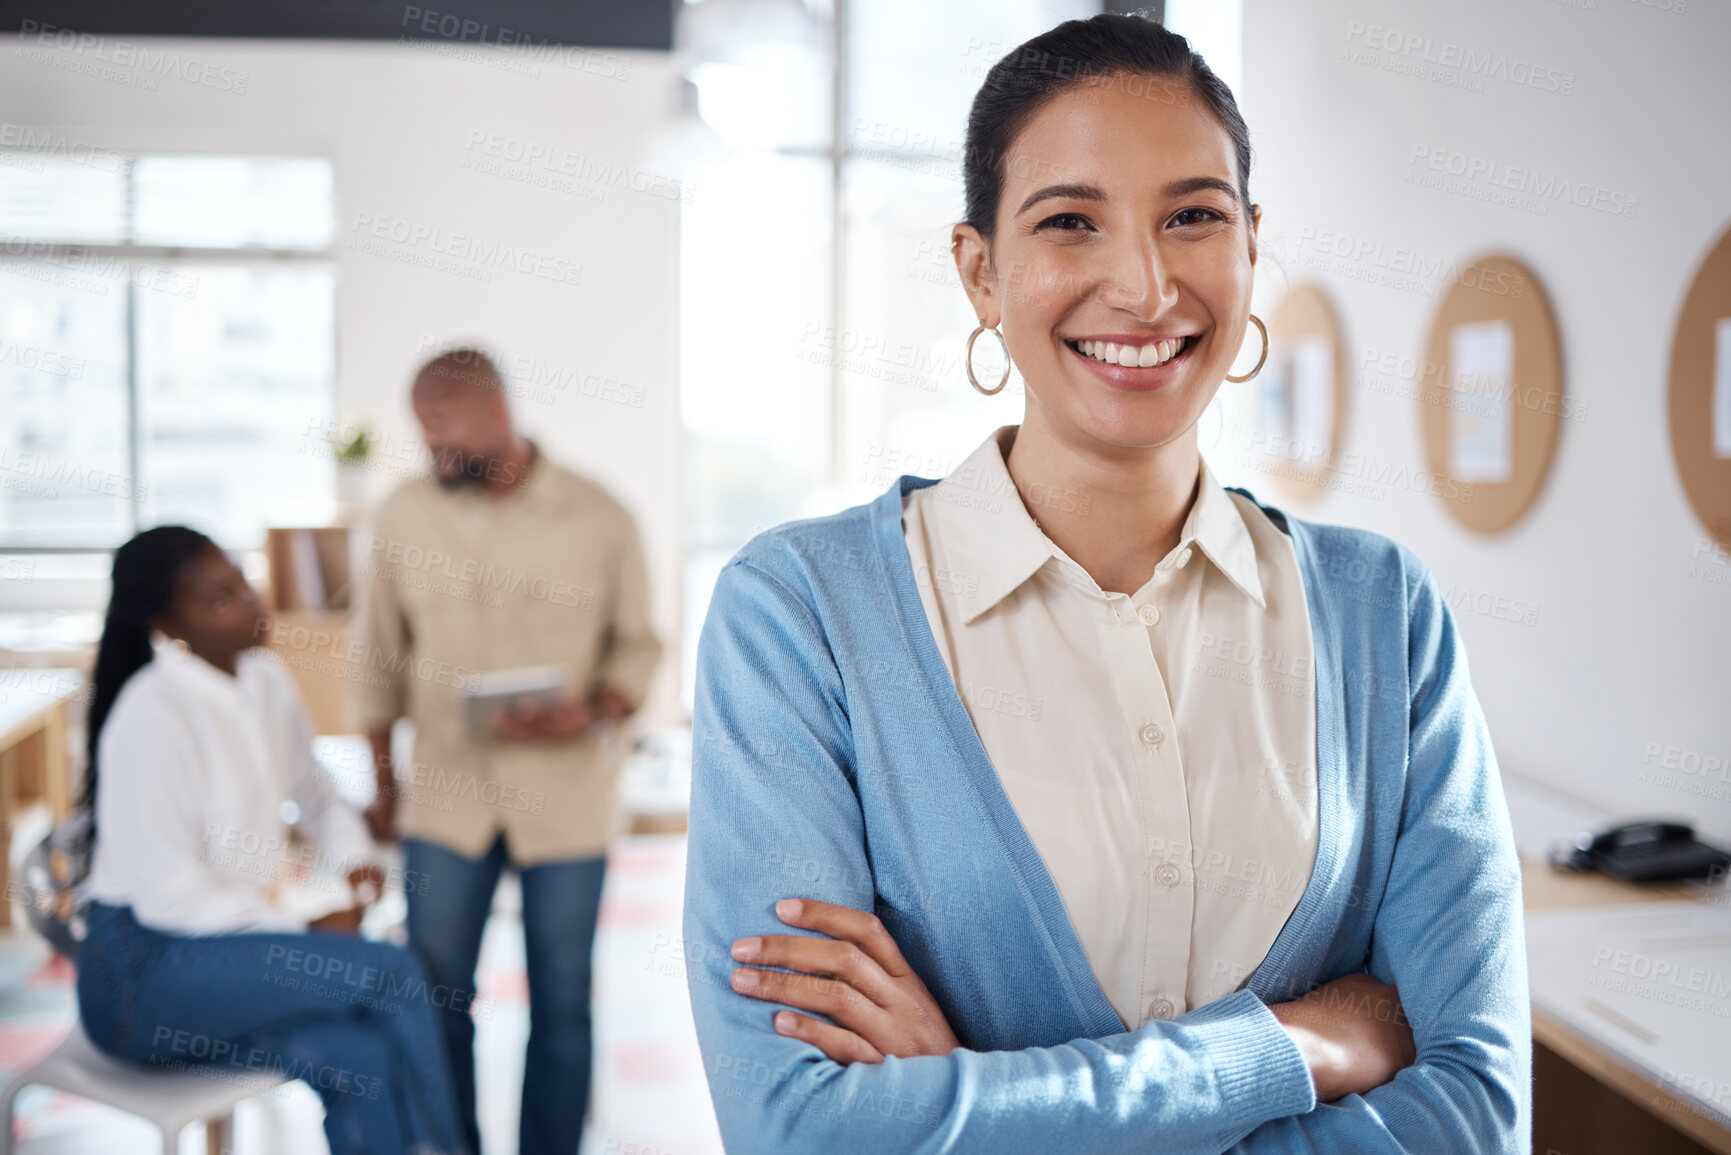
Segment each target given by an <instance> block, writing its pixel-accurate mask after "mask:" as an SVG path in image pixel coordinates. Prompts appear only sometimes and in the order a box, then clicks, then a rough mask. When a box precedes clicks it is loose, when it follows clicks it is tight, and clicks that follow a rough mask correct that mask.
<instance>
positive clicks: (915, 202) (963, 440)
mask: <svg viewBox="0 0 1731 1155" xmlns="http://www.w3.org/2000/svg"><path fill="white" fill-rule="evenodd" d="M846 177H847V179H846V186H845V187H846V196H845V197H844V199H843V204H842V220H843V222H844V230H845V231H844V233H843V235H844V236H845V237H846V269H847V287H846V291H845V294H844V296H843V300H844V302H845V304H846V310H847V318H848V321H847V327H848V329H849V330H850V331H851V332H854V333H856V334H857V335H858V340H857V345H858V347H859V350H860V352H859V353H858V355H857V356H855V357H854V358H851V359H850V360H849V362H848V363H847V372H846V374H845V376H844V379H843V382H844V395H843V396H844V404H843V413H844V415H845V419H844V422H843V428H844V438H843V442H844V443H843V446H842V450H841V451H842V453H843V454H844V455H845V456H844V458H843V460H842V461H841V463H840V464H841V466H842V471H843V473H844V475H845V476H846V477H847V478H848V480H849V481H850V482H852V483H853V485H854V489H855V492H854V495H853V496H854V497H855V499H856V500H861V501H863V500H867V499H869V498H870V497H874V496H876V495H877V494H878V493H880V492H882V491H883V489H884V488H885V487H886V486H887V485H889V483H890V482H891V481H893V480H894V479H895V478H896V477H897V476H898V475H900V474H903V473H913V474H918V475H921V476H926V477H941V476H943V475H944V474H945V473H948V472H949V471H950V470H951V469H953V468H954V467H955V466H956V465H958V464H960V462H961V459H962V458H963V457H965V456H966V455H967V453H968V452H969V451H970V450H972V449H973V448H974V447H975V446H976V445H978V444H979V442H980V441H981V440H982V439H983V438H984V437H985V436H986V434H987V433H989V432H991V431H992V430H993V429H995V428H997V427H998V426H999V425H1007V424H1014V423H1016V422H1018V421H1020V420H1021V417H1022V389H1021V379H1020V378H1019V377H1012V378H1011V380H1010V384H1009V385H1008V386H1006V388H1005V389H1004V391H1003V392H1002V393H1000V394H998V395H997V396H995V397H990V398H988V397H985V396H982V395H981V394H979V393H976V392H975V391H974V390H973V388H972V387H971V386H969V385H968V381H967V377H966V374H965V372H964V369H963V358H964V356H965V354H966V349H967V340H968V334H969V333H970V332H971V331H972V330H973V328H974V326H975V325H976V324H977V323H978V322H977V319H976V318H975V316H974V312H973V308H972V307H971V306H970V305H969V303H968V299H967V296H966V294H964V293H963V292H962V285H961V280H960V278H959V277H958V276H957V274H956V267H955V262H954V260H953V258H952V257H951V256H950V236H949V234H950V229H951V227H952V226H953V225H954V223H955V221H956V219H957V218H958V217H959V216H960V215H961V211H962V205H961V202H962V193H961V185H960V184H959V183H958V182H957V181H956V179H955V178H954V175H953V174H951V173H948V172H946V171H943V170H941V169H940V170H935V171H934V170H928V169H926V168H924V167H922V166H919V165H913V164H907V163H886V162H878V161H868V160H850V161H849V162H848V163H847V168H846ZM974 362H975V365H976V367H977V369H978V371H979V374H980V377H981V380H982V381H983V382H984V383H986V384H987V385H990V384H992V383H993V382H994V381H996V379H997V372H998V369H999V368H1000V367H1001V366H1002V364H1003V361H1002V359H1001V357H1000V354H999V349H998V345H997V341H996V339H995V338H993V337H991V336H990V335H985V336H982V337H981V338H980V341H979V342H978V344H977V346H976V348H975V353H974Z"/></svg>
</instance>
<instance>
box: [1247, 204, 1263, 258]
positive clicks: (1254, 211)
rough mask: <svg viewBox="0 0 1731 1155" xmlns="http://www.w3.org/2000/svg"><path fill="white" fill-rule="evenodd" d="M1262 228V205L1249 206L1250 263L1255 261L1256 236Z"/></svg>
mask: <svg viewBox="0 0 1731 1155" xmlns="http://www.w3.org/2000/svg"><path fill="white" fill-rule="evenodd" d="M1261 229H1262V206H1261V205H1251V206H1250V263H1251V264H1253V265H1254V264H1255V263H1256V237H1257V234H1258V233H1259V232H1260V231H1261Z"/></svg>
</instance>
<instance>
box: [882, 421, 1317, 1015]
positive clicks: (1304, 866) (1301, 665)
mask: <svg viewBox="0 0 1731 1155" xmlns="http://www.w3.org/2000/svg"><path fill="white" fill-rule="evenodd" d="M1016 428H1017V427H1015V426H1005V427H1003V428H1002V429H999V430H998V431H997V432H996V433H994V434H993V435H992V436H991V437H989V438H987V439H986V441H985V442H984V443H982V444H981V445H980V447H979V448H978V449H976V450H975V451H974V452H973V454H971V455H970V456H969V457H968V459H967V460H966V461H964V462H963V463H962V465H961V466H960V468H958V469H957V470H955V472H953V473H951V474H950V475H949V476H948V477H946V478H945V479H943V480H942V481H940V482H938V483H937V484H936V485H932V486H928V487H925V488H923V489H919V490H916V491H914V492H912V493H910V494H908V495H907V497H906V498H905V499H904V501H903V510H902V529H903V536H904V538H905V540H906V542H907V547H908V554H909V558H910V560H911V561H912V563H913V568H914V575H915V579H916V581H917V583H918V585H919V589H920V600H921V603H922V604H923V606H924V607H925V612H926V619H927V621H928V623H929V624H930V626H931V630H932V635H933V637H934V638H935V639H936V641H937V644H938V650H939V652H940V653H941V654H942V655H943V659H944V663H945V665H946V666H947V667H948V669H949V671H950V675H951V677H952V678H953V680H954V681H955V685H956V689H957V692H958V693H959V694H960V695H961V698H962V701H963V702H964V703H965V704H966V706H967V710H968V715H969V717H971V718H972V719H973V723H974V728H975V730H976V731H977V732H978V733H979V736H980V741H981V743H982V745H983V746H984V747H985V750H986V754H987V755H988V756H989V757H990V759H991V761H992V764H993V766H995V767H996V769H997V772H998V777H999V779H1000V780H1001V781H1002V782H1003V785H1004V790H1005V792H1006V793H1007V794H1008V795H1009V799H1010V803H1011V805H1012V806H1013V807H1014V808H1015V811H1016V814H1017V816H1018V817H1019V818H1020V820H1021V822H1022V825H1023V826H1024V827H1025V828H1026V829H1027V831H1028V834H1029V837H1030V838H1031V839H1032V841H1033V843H1034V847H1035V849H1036V850H1038V851H1039V853H1040V857H1041V858H1042V859H1043V860H1044V862H1045V864H1046V868H1047V870H1048V871H1049V872H1050V874H1051V876H1052V879H1053V881H1054V882H1055V883H1056V884H1057V888H1058V893H1059V894H1060V895H1061V896H1062V898H1063V900H1064V907H1065V910H1066V912H1067V913H1068V914H1069V917H1070V921H1071V923H1072V925H1073V926H1074V927H1075V929H1076V933H1077V936H1078V937H1079V938H1080V940H1081V943H1082V948H1083V950H1084V952H1085V953H1086V954H1087V957H1088V962H1089V964H1090V966H1091V967H1092V968H1093V971H1094V975H1095V977H1096V978H1097V979H1098V980H1099V982H1100V985H1101V988H1102V989H1103V990H1104V992H1105V994H1106V998H1107V1000H1108V1001H1109V1002H1110V1003H1111V1004H1112V1006H1113V1007H1114V1008H1115V1009H1116V1010H1117V1012H1118V1014H1119V1016H1120V1017H1121V1018H1122V1019H1123V1020H1124V1022H1125V1025H1126V1026H1127V1027H1131V1028H1134V1027H1138V1026H1140V1025H1141V1024H1143V1023H1145V1022H1147V1021H1148V1020H1149V1019H1170V1018H1174V1017H1176V1016H1178V1015H1181V1014H1183V1013H1185V1012H1186V1011H1188V1010H1191V1009H1194V1008H1195V1007H1199V1006H1202V1005H1203V1004H1205V1003H1209V1002H1212V1001H1214V1000H1215V999H1218V998H1220V997H1222V996H1224V995H1227V994H1230V993H1231V992H1233V991H1235V990H1238V989H1239V988H1240V987H1242V986H1243V985H1244V983H1245V980H1246V979H1248V978H1249V976H1250V974H1251V972H1252V971H1254V970H1255V969H1256V967H1257V966H1258V965H1259V964H1260V963H1261V962H1262V960H1263V958H1264V957H1265V956H1266V955H1267V953H1268V949H1269V947H1270V946H1271V945H1273V943H1274V939H1275V937H1276V936H1277V935H1278V934H1279V933H1280V930H1281V928H1282V927H1283V926H1284V925H1285V924H1286V919H1287V917H1288V916H1289V915H1290V914H1291V913H1292V910H1293V908H1294V907H1295V906H1296V905H1297V904H1298V899H1299V897H1300V895H1301V894H1302V893H1303V891H1304V888H1305V885H1306V883H1307V882H1308V881H1309V877H1310V870H1311V866H1312V864H1313V862H1314V860H1315V857H1316V814H1317V798H1316V686H1315V679H1314V676H1313V669H1312V650H1311V634H1310V617H1309V611H1308V609H1307V607H1306V604H1305V598H1304V586H1303V581H1302V579H1301V577H1300V574H1299V569H1298V559H1297V556H1296V554H1295V553H1294V551H1293V547H1292V543H1291V541H1290V539H1289V538H1288V537H1287V536H1286V534H1284V533H1283V532H1281V530H1280V529H1279V528H1278V527H1277V526H1276V525H1275V524H1274V523H1273V522H1271V521H1270V520H1269V519H1268V517H1267V515H1266V514H1264V513H1263V512H1262V511H1261V510H1260V509H1258V508H1257V507H1256V505H1255V504H1254V503H1253V502H1250V501H1248V500H1246V499H1244V498H1242V497H1240V496H1238V495H1236V494H1232V493H1228V492H1227V491H1226V490H1225V489H1224V488H1222V487H1221V486H1220V484H1219V482H1218V481H1216V480H1215V478H1214V475H1213V473H1212V471H1210V470H1209V469H1208V467H1207V464H1206V463H1204V464H1203V466H1202V469H1201V480H1200V485H1199V487H1198V490H1197V496H1196V500H1195V503H1194V504H1193V505H1192V507H1191V510H1190V513H1189V515H1188V517H1187V518H1186V520H1185V522H1184V528H1183V531H1182V534H1181V540H1180V541H1179V543H1178V546H1177V547H1176V548H1175V549H1174V550H1173V551H1172V552H1171V553H1170V554H1169V555H1167V557H1166V558H1165V559H1163V560H1162V561H1161V562H1160V563H1159V565H1158V566H1156V567H1155V571H1154V574H1153V576H1152V577H1150V578H1149V579H1148V581H1147V582H1146V583H1145V584H1144V585H1143V586H1142V587H1141V588H1140V589H1138V590H1137V591H1136V593H1135V594H1134V595H1133V596H1126V595H1124V594H1121V593H1108V592H1105V591H1102V590H1101V589H1100V587H1099V585H1098V584H1097V583H1096V582H1095V581H1094V579H1093V578H1092V577H1090V576H1089V575H1088V573H1087V571H1085V570H1084V569H1082V567H1081V566H1079V565H1078V564H1076V562H1074V561H1073V560H1071V559H1070V558H1069V557H1068V556H1067V555H1066V554H1065V553H1064V552H1063V551H1062V550H1061V549H1059V548H1058V547H1057V546H1056V545H1055V544H1053V543H1052V541H1051V540H1050V539H1049V538H1047V537H1046V535H1045V534H1044V533H1043V532H1042V531H1041V530H1040V528H1039V526H1038V525H1037V524H1035V522H1034V520H1033V518H1032V517H1030V516H1029V513H1028V509H1027V507H1026V506H1025V505H1024V504H1023V502H1022V499H1021V497H1020V495H1019V494H1018V493H1017V490H1016V487H1015V484H1014V482H1013V481H1012V480H1011V479H1010V474H1009V470H1008V468H1007V467H1006V466H1005V463H1004V459H1005V455H1006V454H1007V453H1008V452H1009V448H1010V445H1011V443H1012V442H1013V441H1014V439H1015V434H1016ZM1088 500H1089V499H1088V497H1087V495H1085V494H1068V493H1063V494H1060V493H1050V494H1043V495H1039V496H1037V498H1036V501H1037V503H1038V502H1051V503H1068V508H1069V509H1070V510H1071V511H1072V512H1076V511H1078V507H1079V509H1080V511H1082V512H1085V510H1086V503H1087V502H1088Z"/></svg>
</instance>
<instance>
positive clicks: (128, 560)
mask: <svg viewBox="0 0 1731 1155" xmlns="http://www.w3.org/2000/svg"><path fill="white" fill-rule="evenodd" d="M216 548H217V545H216V543H215V542H214V541H212V540H210V538H208V537H206V536H204V534H202V533H199V532H198V531H197V530H195V529H187V528H186V527H185V526H183V525H159V526H157V527H156V528H155V529H147V530H145V531H144V532H143V533H141V534H139V535H138V536H136V537H134V538H133V539H132V540H131V541H129V542H127V543H126V544H125V545H123V546H121V547H120V548H119V549H117V550H115V551H114V566H113V569H112V571H111V575H112V578H113V585H114V590H113V593H112V594H110V596H109V599H108V616H107V618H105V619H104V621H103V623H102V641H101V642H100V643H99V644H98V645H97V648H96V669H95V671H94V672H93V673H92V674H91V679H90V680H91V692H90V719H89V721H88V722H87V723H86V725H85V731H86V733H87V734H88V744H87V746H86V750H87V752H88V755H89V757H88V759H87V760H86V762H85V767H84V789H83V791H82V793H81V796H80V802H81V805H83V806H84V807H85V808H86V809H87V810H88V811H89V813H90V837H91V838H95V836H96V745H97V742H98V741H99V740H100V739H101V737H102V726H103V723H105V722H107V721H108V714H109V712H110V711H111V710H113V709H114V700H115V699H116V698H118V697H120V690H121V688H122V687H123V686H125V685H126V683H127V681H128V680H130V679H131V677H132V675H134V674H136V673H137V672H138V671H139V670H141V669H143V668H144V667H145V665H147V664H148V663H149V662H150V660H151V656H152V654H153V653H154V652H155V651H154V650H153V649H152V648H151V643H150V629H151V625H150V624H151V622H152V621H154V620H155V619H157V618H159V617H161V616H162V615H163V614H164V613H166V612H167V611H168V606H169V602H171V601H172V600H173V598H174V588H175V583H176V582H177V581H179V580H180V573H181V571H182V570H183V569H185V568H186V564H187V562H189V561H191V560H192V559H193V558H195V557H198V556H199V555H200V554H202V553H204V552H205V551H206V550H211V549H216Z"/></svg>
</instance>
